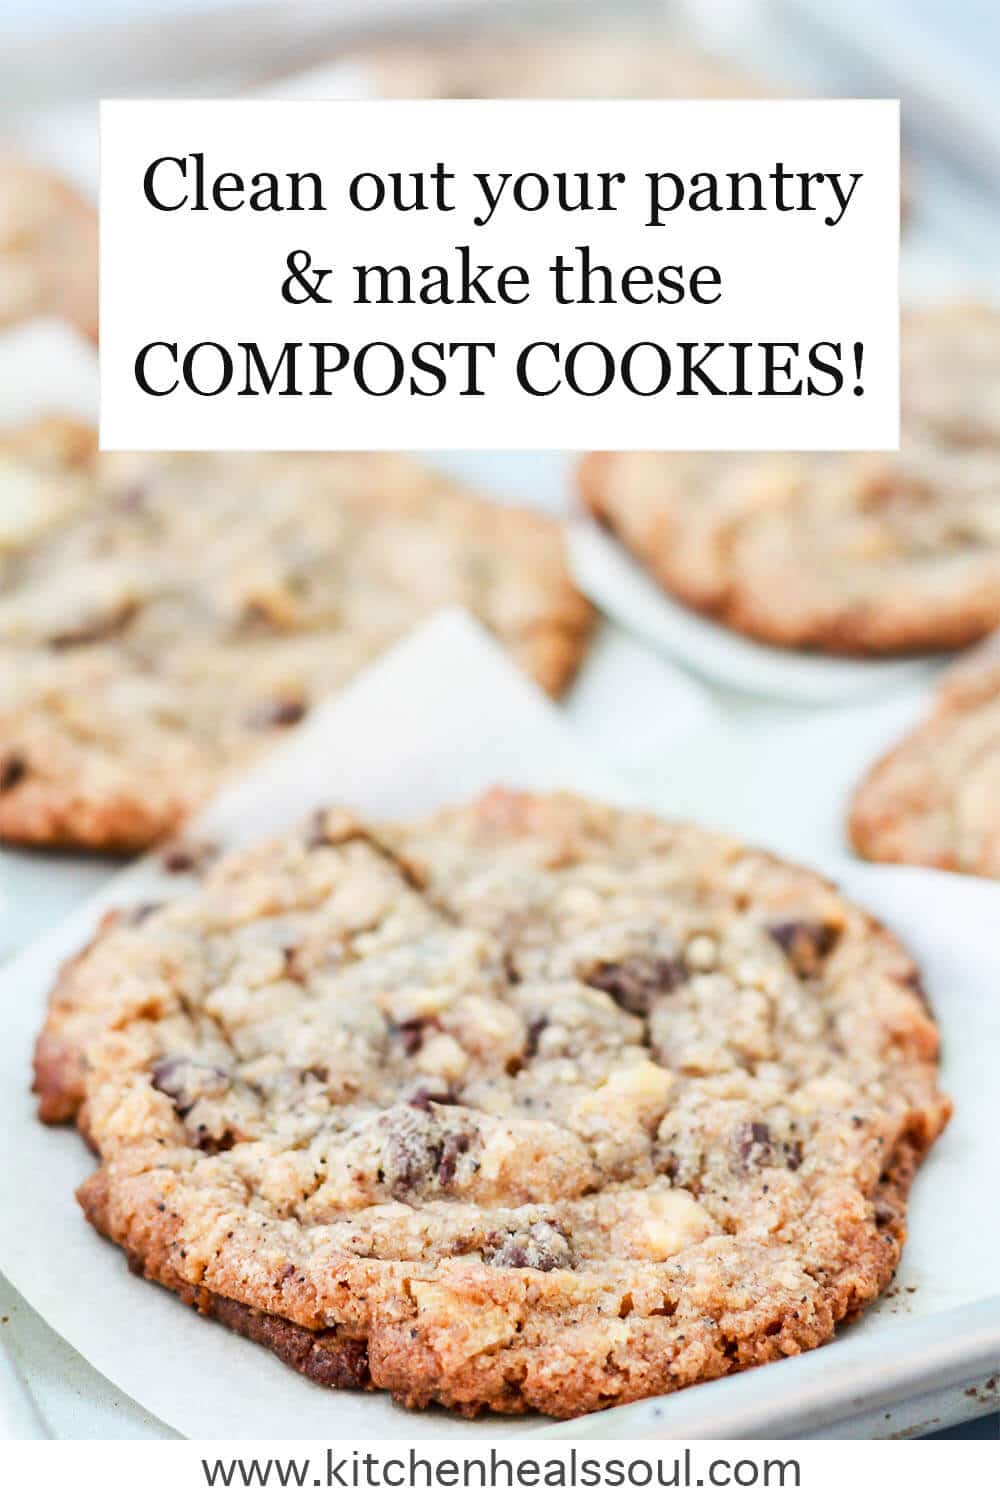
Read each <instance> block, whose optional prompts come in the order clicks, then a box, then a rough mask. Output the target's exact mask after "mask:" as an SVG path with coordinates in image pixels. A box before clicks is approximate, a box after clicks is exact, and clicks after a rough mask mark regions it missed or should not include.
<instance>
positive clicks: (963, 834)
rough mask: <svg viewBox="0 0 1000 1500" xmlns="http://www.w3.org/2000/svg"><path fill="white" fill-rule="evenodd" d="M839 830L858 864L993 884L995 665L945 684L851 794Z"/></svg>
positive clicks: (997, 732)
mask: <svg viewBox="0 0 1000 1500" xmlns="http://www.w3.org/2000/svg"><path fill="white" fill-rule="evenodd" d="M849 825H850V835H851V841H852V842H853V844H854V847H855V848H856V849H857V851H858V853H859V854H863V855H864V856H865V858H866V859H874V860H880V861H885V862H887V863H890V864H910V865H931V866H937V867H938V868H939V869H943V870H961V871H963V872H964V873H966V874H969V875H983V876H987V877H991V878H992V879H994V880H1000V660H989V659H987V660H984V661H982V662H981V663H976V664H975V665H970V666H969V667H967V668H962V669H960V670H956V671H954V672H952V673H951V674H949V676H948V677H946V678H945V680H944V682H943V684H942V686H941V689H940V691H939V693H938V698H937V702H936V704H935V707H934V709H933V711H932V712H931V714H930V715H929V716H928V718H927V719H926V720H925V721H924V723H922V724H920V725H919V726H918V727H917V728H916V729H914V730H913V731H912V732H911V733H910V734H908V735H907V736H906V738H905V739H904V740H903V741H902V742H901V743H900V744H899V745H897V746H896V747H895V749H893V750H891V751H889V753H888V754H887V755H885V756H883V757H882V759H881V760H880V761H878V763H877V764H876V765H875V766H873V767H872V769H871V770H870V771H869V773H868V775H867V776H866V777H865V779H864V781H863V782H862V784H861V785H860V786H859V787H858V789H857V791H856V792H855V794H854V799H853V801H852V803H851V810H850V818H849Z"/></svg>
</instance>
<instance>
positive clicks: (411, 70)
mask: <svg viewBox="0 0 1000 1500" xmlns="http://www.w3.org/2000/svg"><path fill="white" fill-rule="evenodd" d="M344 65H345V66H346V67H348V68H350V69H351V70H352V72H353V74H354V75H355V76H356V78H357V80H358V83H359V86H360V84H361V82H362V80H363V81H364V82H365V83H366V84H367V89H368V91H369V92H370V93H371V94H372V95H375V96H378V97H383V98H396V99H504V98H508V99H511V98H513V99H518V98H520V99H531V98H540V99H561V98H570V99H571V98H583V99H586V98H595V99H629V98H633V99H648V98H664V99H671V98H674V99H738V98H743V97H752V96H753V95H755V94H756V93H758V92H759V90H758V89H757V88H755V87H754V84H753V82H752V80H749V79H748V78H746V77H744V76H743V75H742V74H741V73H740V72H738V71H737V70H736V69H731V68H730V67H728V65H726V64H723V63H721V62H718V61H716V60H715V59H713V58H710V57H708V56H707V55H706V54H704V53H702V52H700V51H698V50H697V49H696V48H695V47H692V46H689V45H687V44H685V43H681V42H677V43H675V42H673V41H672V40H670V39H668V38H665V37H664V36H662V35H657V34H656V33H652V34H643V33H641V32H634V33H628V32H624V33H621V34H615V33H613V32H612V33H610V34H605V33H603V32H601V31H595V32H594V33H592V34H580V35H577V36H569V37H567V36H559V35H551V34H547V33H545V32H542V33H541V34H538V35H536V34H533V33H532V31H531V30H527V31H522V32H519V33H516V34H515V33H511V34H506V33H504V32H495V33H494V32H487V33H486V34H483V35H476V36H462V37H441V38H438V39H431V40H428V41H413V42H401V43H397V44H395V45H394V44H391V43H389V44H386V45H384V46H381V47H372V48H371V49H366V50H365V51H359V52H356V53H353V54H351V55H350V56H349V57H348V58H346V59H344Z"/></svg>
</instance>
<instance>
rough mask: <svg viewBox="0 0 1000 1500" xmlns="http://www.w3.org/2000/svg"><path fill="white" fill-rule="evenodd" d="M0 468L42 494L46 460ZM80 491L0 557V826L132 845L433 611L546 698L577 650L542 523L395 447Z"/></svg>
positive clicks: (116, 467)
mask: <svg viewBox="0 0 1000 1500" xmlns="http://www.w3.org/2000/svg"><path fill="white" fill-rule="evenodd" d="M18 462H19V464H20V467H19V469H18V478H17V480H16V481H15V483H14V486H13V492H14V493H15V499H16V495H17V493H18V490H17V485H18V483H19V484H20V485H21V489H22V490H27V491H30V493H31V495H32V496H33V497H36V498H37V492H38V491H42V492H44V493H45V494H47V495H48V496H50V497H51V498H50V508H58V507H57V498H56V497H57V496H61V495H62V492H63V490H64V489H65V488H66V485H67V483H68V482H69V481H68V479H67V475H66V472H65V471H60V473H59V474H53V472H52V471H51V467H45V466H39V465H38V464H36V465H35V467H34V469H33V470H32V468H31V465H30V464H28V463H27V462H25V461H22V460H18ZM26 476H27V477H26ZM72 479H73V483H74V484H75V483H78V477H77V475H76V474H75V473H74V475H73V476H72ZM2 483H3V464H2V456H0V486H2ZM89 483H90V485H91V492H90V493H89V496H88V497H87V500H86V503H85V504H82V505H81V506H80V514H78V515H76V516H75V517H74V518H73V519H72V521H71V523H70V524H67V525H65V526H63V527H61V528H57V529H56V530H54V531H53V530H51V529H48V528H47V529H46V530H45V534H44V535H42V536H40V537H39V536H33V537H30V538H23V537H22V538H21V543H20V545H12V546H11V548H9V549H8V551H7V553H6V555H5V554H4V553H3V551H2V549H0V837H3V838H6V839H10V840H20V841H27V842H32V843H40V844H70V845H84V846H87V847H94V848H109V849H136V848H142V847H144V846H146V845H148V844H149V843H151V842H153V841H155V840H156V839H157V838H159V837H162V836H163V835H165V834H167V833H169V832H170V831H171V830H172V829H173V828H174V827H175V826H176V825H177V824H178V823H179V822H180V821H181V820H182V819H183V817H184V816H186V814H187V813H188V812H189V811H191V809H192V808H194V807H196V806H197V805H198V804H199V803H200V802H202V801H203V800H204V798H205V797H206V796H207V795H208V794H209V793H210V792H211V791H212V790H213V789H214V787H215V786H216V785H217V783H218V781H219V780H220V778H221V777H222V776H223V775H224V774H225V773H227V772H228V771H230V770H231V769H234V768H237V767H239V766H241V765H243V764H245V763H247V762H248V761H249V760H251V759H252V758H253V757H254V756H255V755H256V754H258V753H259V752H260V751H261V750H263V749H265V748H267V747H268V746H269V745H271V744H273V743H274V741H275V739H276V737H277V736H278V735H280V734H281V733H282V732H284V731H285V730H286V729H288V728H289V727H290V726H292V725H294V724H295V723H297V722H298V721H299V720H300V719H301V718H302V717H303V716H304V714H305V713H306V712H307V711H308V709H309V708H310V707H311V706H312V705H313V704H315V703H316V702H317V701H318V700H319V699H320V698H321V697H323V696H324V695H326V694H328V693H330V692H331V691H333V690H335V689H336V688H337V687H339V686H340V685H341V684H342V683H344V682H345V681H346V680H347V679H348V678H350V677H351V676H352V675H353V674H354V673H355V672H357V671H358V670H359V669H360V668H361V667H363V666H365V665H366V664H367V663H368V662H370V661H371V660H372V659H373V658H374V657H375V656H376V655H378V653H379V652H380V651H382V650H383V649H384V648H385V647H386V646H388V645H390V644H391V643H392V642H394V641H395V640H397V639H398V638H399V637H400V636H401V635H403V634H404V633H405V632H406V631H407V630H408V629H410V628H412V627H413V626H414V625H416V624H417V623H419V622H420V621H421V620H422V619H424V618H426V617H427V616H429V615H430V614H431V613H432V612H433V611H434V610H435V609H436V608H438V607H440V606H442V605H445V604H452V603H454V604H463V605H465V606H466V607H468V608H469V609H470V610H472V611H473V612H474V613H476V614H477V615H478V616H479V617H480V618H481V619H482V620H483V621H484V623H485V624H487V625H488V626H489V627H490V628H491V629H492V630H493V631H494V632H495V633H496V635H497V636H498V637H499V639H500V640H501V641H502V642H503V643H504V644H505V645H507V647H508V648H509V649H510V651H511V652H512V654H513V655H514V657H515V659H516V660H517V661H518V662H519V663H520V664H521V665H522V666H523V667H524V668H525V669H526V670H527V671H528V672H529V673H530V674H531V675H532V676H534V677H535V679H536V680H537V681H538V682H539V683H540V684H541V685H542V686H543V687H544V688H546V689H547V690H548V691H549V692H551V693H558V692H559V691H560V690H561V689H562V688H563V687H564V686H565V685H566V683H567V682H568V680H569V679H570V677H571V676H572V674H573V672H574V670H575V668H576V666H577V664H578V662H579V660H580V658H581V656H582V653H583V651H584V649H585V645H586V639H587V635H588V632H589V629H590V625H591V619H592V612H591V610H590V608H589V606H588V605H587V604H586V603H585V602H584V600H583V599H582V598H581V596H580V595H579V594H578V593H577V592H576V590H575V589H574V588H573V586H572V584H571V583H570V581H569V578H568V575H567V572H566V568H565V563H564V559H563V549H562V540H561V536H560V533H559V529H558V527H557V525H556V524H555V523H554V522H551V521H549V520H547V519H545V518H543V517H541V516H536V515H533V514H531V513H529V512H526V511H519V510H513V509H509V508H507V507H504V506H500V505H492V504H490V503H488V502H486V501H484V500H480V499H478V498H477V497H475V496H473V495H470V494H468V493H466V492H465V491H463V490H461V489H459V488H457V487H456V486H454V485H453V484H451V483H450V482H449V481H447V480H445V479H442V478H441V477H440V476H437V475H434V474H432V473H430V472H429V471H427V470H425V469H423V468H422V467H421V466H419V465H417V464H414V463H410V462H409V461H407V460H405V459H403V458H400V457H397V456H393V455H386V456H380V455H371V454H367V455H355V454H345V455H322V456H318V455H317V456H314V455H289V454H285V455H276V454H247V455H174V456H155V455H141V456H131V455H110V454H108V455H101V456H100V457H99V458H98V459H97V460H96V461H95V462H94V463H93V464H92V465H91V469H90V472H89ZM34 503H35V500H34V499H33V501H32V504H33V505H34ZM58 504H62V501H61V500H59V501H58ZM15 508H16V507H15ZM21 509H22V510H23V509H24V507H23V505H22V507H21ZM32 514H34V515H36V516H37V515H39V514H42V512H35V511H32Z"/></svg>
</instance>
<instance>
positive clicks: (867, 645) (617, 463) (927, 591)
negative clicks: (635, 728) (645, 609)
mask: <svg viewBox="0 0 1000 1500" xmlns="http://www.w3.org/2000/svg"><path fill="white" fill-rule="evenodd" d="M901 363H902V370H901V405H902V438H901V446H900V451H899V453H898V454H897V453H883V454H857V453H839V454H838V453H787V454H773V453H772V454H764V453H740V454H732V453H708V454H706V453H698V454H691V453H675V454H653V453H621V454H610V453H608V454H605V453H602V454H591V455H590V456H589V457H588V458H587V459H586V460H585V462H584V465H583V468H582V471H581V487H582V491H583V498H584V501H585V504H586V505H587V506H588V508H589V509H590V511H591V512H592V513H593V514H594V515H595V516H596V517H597V518H598V519H599V520H601V521H602V522H604V523H605V524H606V525H607V526H608V527H610V529H611V530H612V531H614V532H615V533H616V534H617V535H618V536H619V537H620V538H621V540H622V542H623V543H624V544H625V546H627V547H628V548H629V550H630V551H632V552H633V553H635V555H636V556H637V557H638V558H639V559H640V560H641V561H642V562H643V563H644V564H645V565H646V566H647V567H648V568H649V569H650V571H651V572H652V573H653V575H654V576H655V577H656V579H657V580H658V581H659V582H660V583H662V584H663V585H664V586H665V587H666V588H667V589H668V590H669V591H670V592H671V593H672V594H675V595H676V596H677V597H678V598H679V599H681V600H682V601H683V602H684V603H686V604H688V605H690V606H691V607H692V608H694V609H697V610H699V611H701V612H702V613H704V614H707V615H710V616H712V617H714V618H717V619H719V620H721V621H722V622H723V623H724V624H726V625H729V626H731V627H732V628H733V629H736V630H739V631H742V632H743V633H745V634H747V635H750V636H755V637H757V638H759V639H760V640H764V641H769V642H772V643H774V644H776V645H783V646H794V647H804V648H812V649H817V650H822V651H828V652H832V653H835V654H844V655H866V654H868V655H880V654H894V653H900V652H910V651H943V650H950V649H953V648H955V647H959V646H962V645H966V644H968V643H970V642H972V641H975V640H978V639H979V638H980V637H982V636H984V635H986V634H988V633H989V632H990V631H991V630H993V629H995V628H996V627H997V626H1000V312H998V311H997V310H995V309H990V308H986V307H965V306H950V307H942V308H938V309H933V310H930V309H928V310H925V311H922V312H913V313H910V314H908V315H907V316H906V317H905V318H904V320H903V329H902V343H901Z"/></svg>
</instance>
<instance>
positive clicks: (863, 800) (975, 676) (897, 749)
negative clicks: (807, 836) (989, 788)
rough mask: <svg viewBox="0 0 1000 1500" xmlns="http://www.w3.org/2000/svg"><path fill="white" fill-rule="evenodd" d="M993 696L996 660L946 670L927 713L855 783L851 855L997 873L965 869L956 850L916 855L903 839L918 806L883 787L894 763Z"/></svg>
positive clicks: (998, 686)
mask: <svg viewBox="0 0 1000 1500" xmlns="http://www.w3.org/2000/svg"><path fill="white" fill-rule="evenodd" d="M993 697H1000V661H996V660H986V661H984V662H983V663H982V664H981V665H979V664H974V665H970V666H968V667H962V666H959V667H957V668H954V669H953V670H952V671H951V672H950V673H948V675H947V676H946V677H945V679H944V681H943V682H942V683H941V685H940V687H939V689H938V694H937V698H936V700H935V702H934V704H933V706H932V708H931V710H930V712H929V713H928V714H926V715H925V716H924V718H923V719H921V720H920V722H919V723H917V724H916V725H915V726H914V727H913V728H912V729H911V730H910V731H909V732H908V733H907V734H905V735H904V736H903V738H902V739H901V740H899V741H898V742H897V743H896V744H895V745H893V746H892V748H891V749H889V750H887V751H886V752H885V754H884V755H880V756H879V757H878V759H877V760H876V761H875V762H874V763H873V764H872V765H871V766H870V767H869V769H868V771H867V772H866V773H865V775H864V776H863V778H862V779H861V781H860V782H859V783H858V784H857V785H856V786H855V788H854V791H853V792H852V794H851V800H850V803H849V805H848V810H847V817H846V827H847V836H848V838H849V840H850V843H851V847H852V848H853V849H854V851H855V853H857V854H860V855H861V857H862V858H863V859H867V860H870V861H872V862H873V863H875V864H897V865H898V864H903V865H906V864H916V865H919V866H922V867H923V868H927V869H937V870H948V871H952V872H959V873H964V874H969V875H978V876H981V877H983V878H985V879H996V878H997V877H998V876H1000V871H997V870H993V871H990V870H982V869H980V868H979V867H975V868H969V867H967V866H966V865H964V864H963V863H962V862H961V860H960V859H959V858H958V857H957V855H956V854H953V853H948V852H946V851H944V850H942V852H941V856H940V858H938V859H933V860H931V859H929V858H926V857H924V858H920V857H919V854H918V852H917V851H915V850H914V848H913V840H912V839H910V838H909V837H908V829H909V826H910V823H911V820H912V818H913V817H914V816H917V815H919V810H918V809H913V808H906V807H905V806H900V805H899V804H898V802H897V799H896V798H895V796H894V794H892V792H891V788H890V791H889V792H888V793H887V791H886V782H887V780H888V781H890V782H891V778H892V776H893V774H894V772H895V770H896V768H897V767H898V766H901V765H905V764H906V763H907V761H908V760H909V759H910V757H911V756H912V755H913V754H914V753H915V752H916V753H920V751H921V750H923V749H929V750H931V751H932V747H933V745H934V743H935V741H936V740H937V739H938V738H940V737H941V736H942V734H944V735H946V734H947V732H948V728H949V726H950V725H951V723H952V722H954V721H955V720H958V719H961V717H962V715H963V714H965V713H966V712H968V711H969V710H970V709H975V708H977V707H978V706H979V705H980V704H982V703H986V702H988V701H989V700H990V699H991V698H993ZM939 790H941V791H942V792H943V793H944V794H945V796H947V793H948V790H949V789H948V788H947V787H945V786H943V785H941V786H940V787H939ZM937 805H942V804H941V803H938V804H937Z"/></svg>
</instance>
